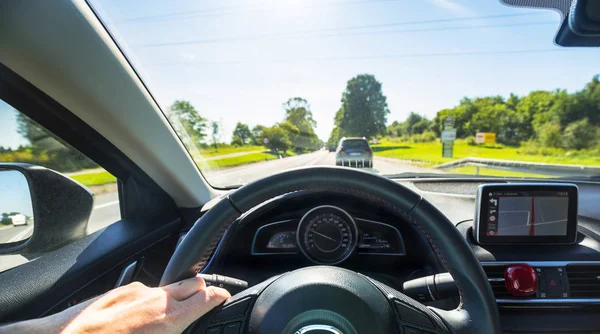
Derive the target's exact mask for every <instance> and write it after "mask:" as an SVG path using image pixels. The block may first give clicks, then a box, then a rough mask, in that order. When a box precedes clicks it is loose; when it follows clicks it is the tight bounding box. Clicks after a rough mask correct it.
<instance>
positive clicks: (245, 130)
mask: <svg viewBox="0 0 600 334" xmlns="http://www.w3.org/2000/svg"><path fill="white" fill-rule="evenodd" d="M251 141H252V132H250V128H249V127H248V125H246V124H244V123H241V122H238V123H237V124H236V125H235V129H234V130H233V136H232V140H231V142H232V144H233V143H234V142H235V143H239V145H246V144H248V143H250V142H251Z"/></svg>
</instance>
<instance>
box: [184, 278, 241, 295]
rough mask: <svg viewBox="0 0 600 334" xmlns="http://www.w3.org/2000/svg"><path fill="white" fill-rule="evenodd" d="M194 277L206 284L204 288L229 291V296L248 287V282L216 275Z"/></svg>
mask: <svg viewBox="0 0 600 334" xmlns="http://www.w3.org/2000/svg"><path fill="white" fill-rule="evenodd" d="M196 276H198V277H202V278H203V279H204V282H206V286H217V287H219V288H223V289H225V290H227V291H229V293H231V294H235V293H236V292H239V291H242V290H244V289H246V288H247V287H248V282H246V281H242V280H241V279H237V278H232V277H227V276H222V275H216V274H212V275H208V274H198V275H196Z"/></svg>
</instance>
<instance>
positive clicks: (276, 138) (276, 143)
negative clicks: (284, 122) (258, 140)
mask: <svg viewBox="0 0 600 334" xmlns="http://www.w3.org/2000/svg"><path fill="white" fill-rule="evenodd" d="M262 136H263V138H266V139H267V140H268V142H267V143H266V144H264V145H265V147H266V148H268V149H270V150H271V151H273V152H277V151H279V150H281V151H283V152H285V151H287V150H288V149H289V148H290V147H291V146H292V143H291V142H290V140H289V138H288V136H287V134H286V132H285V130H284V129H282V128H281V127H279V126H272V127H270V128H264V129H263V132H262Z"/></svg>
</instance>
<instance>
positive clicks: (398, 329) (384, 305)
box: [160, 167, 500, 334]
mask: <svg viewBox="0 0 600 334" xmlns="http://www.w3.org/2000/svg"><path fill="white" fill-rule="evenodd" d="M304 190H321V191H328V192H334V193H341V194H346V195H351V196H354V197H356V198H359V199H362V200H365V201H371V202H374V203H376V204H379V205H380V206H382V207H385V208H386V209H387V210H388V211H390V212H391V213H393V214H395V215H396V216H397V217H399V218H401V219H402V221H405V222H407V223H409V224H412V225H414V226H415V227H416V229H417V230H418V231H419V232H420V233H422V234H423V235H424V236H425V237H426V238H427V240H428V241H429V243H430V244H431V247H432V248H433V250H434V251H435V253H436V255H437V256H438V258H439V260H440V263H441V264H442V265H443V266H444V267H445V268H446V270H447V271H448V272H449V273H450V274H451V275H452V277H453V278H454V281H455V282H456V285H457V286H458V290H459V293H460V303H459V306H458V308H456V309H454V310H452V311H445V310H441V309H437V308H433V307H425V306H423V305H422V304H420V303H418V302H416V301H415V300H413V299H411V298H409V297H407V296H406V295H404V294H402V293H400V292H398V291H396V290H394V289H393V288H391V287H388V286H386V285H384V284H382V283H380V282H378V281H376V280H374V279H371V278H369V277H366V276H363V275H361V274H359V273H356V272H352V271H350V270H346V269H342V268H338V267H333V266H314V267H307V268H302V269H298V270H295V271H292V272H288V273H285V274H282V275H279V276H276V277H272V278H270V279H268V280H266V281H264V282H262V283H260V284H257V285H255V286H253V287H250V288H248V289H246V290H244V291H242V292H240V293H238V294H236V295H235V296H233V297H232V298H230V299H229V300H228V301H227V302H225V303H224V304H223V305H221V306H220V307H219V308H217V309H215V310H213V312H211V313H209V314H207V315H205V316H203V317H202V318H200V319H199V320H198V321H197V322H196V323H194V324H192V326H190V328H188V330H193V332H194V333H205V332H206V333H210V332H211V330H215V332H218V330H220V327H219V326H228V327H226V329H228V330H231V331H230V332H232V333H233V332H235V333H238V332H239V333H252V334H254V333H289V334H293V333H299V334H301V333H307V334H319V333H329V334H341V333H344V334H348V333H373V334H378V333H386V334H387V333H427V332H431V333H448V332H451V333H471V332H472V333H499V332H500V324H499V315H498V309H497V306H496V301H495V299H494V295H493V293H492V289H491V287H490V285H489V283H488V280H487V277H486V275H485V273H484V272H483V269H482V267H481V265H480V264H479V261H478V260H477V259H476V257H475V255H474V253H473V251H472V250H471V248H470V247H469V245H468V244H467V243H466V241H465V240H464V238H463V237H462V236H461V234H460V233H459V232H458V231H457V230H456V228H455V227H454V225H453V224H452V223H451V222H450V221H449V220H448V218H446V217H445V216H444V215H443V214H442V213H441V212H440V211H438V210H437V209H436V208H435V207H434V206H433V205H431V204H430V203H429V202H428V201H426V200H425V199H423V198H422V197H421V196H419V195H418V194H416V193H415V192H413V191H412V190H410V189H408V188H406V187H404V186H402V185H400V184H398V183H397V182H394V181H392V180H390V179H388V178H385V177H381V176H379V175H375V174H372V173H367V172H362V171H357V170H352V169H348V168H337V167H309V168H302V169H296V170H290V171H286V172H282V173H279V174H275V175H272V176H269V177H266V178H263V179H261V180H258V181H255V182H252V183H249V184H247V185H244V186H242V187H241V188H239V189H237V190H236V191H235V192H233V193H231V194H229V195H228V196H227V197H226V198H223V199H222V200H221V201H219V202H218V203H217V204H216V205H215V206H214V207H213V208H212V209H210V210H209V211H208V212H207V213H206V214H205V215H204V216H202V217H201V218H200V219H199V220H198V221H197V222H196V224H195V225H194V226H193V227H192V228H191V230H190V231H189V232H188V234H187V235H186V237H185V238H184V240H183V241H182V242H181V244H180V245H179V247H178V248H177V249H176V250H175V253H174V254H173V256H172V257H171V260H170V261H169V264H168V265H167V268H166V270H165V272H164V274H163V277H162V279H161V283H160V284H161V286H164V285H167V284H170V283H173V282H176V281H179V280H182V279H186V278H190V277H193V276H195V275H196V274H197V273H198V271H199V270H200V269H201V268H202V267H203V266H204V265H205V264H206V262H207V261H208V259H209V258H210V256H211V255H212V253H213V251H214V249H215V247H216V246H217V244H218V242H219V240H220V238H221V237H222V235H223V234H224V233H225V231H226V230H227V229H228V228H229V226H230V225H231V224H232V223H233V222H234V221H235V220H236V219H237V218H238V217H239V216H240V215H241V214H243V213H244V212H246V211H248V210H250V209H252V208H253V207H255V206H257V205H259V204H261V203H263V202H264V201H266V200H269V199H271V198H274V197H276V196H279V195H283V194H286V193H290V192H295V191H304ZM214 326H217V327H214ZM225 332H226V333H229V332H227V331H225Z"/></svg>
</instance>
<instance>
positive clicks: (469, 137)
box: [465, 136, 477, 146]
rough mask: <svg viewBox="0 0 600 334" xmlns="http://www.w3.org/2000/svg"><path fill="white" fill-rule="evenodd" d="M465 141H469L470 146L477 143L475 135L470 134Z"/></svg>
mask: <svg viewBox="0 0 600 334" xmlns="http://www.w3.org/2000/svg"><path fill="white" fill-rule="evenodd" d="M465 143H467V145H469V146H475V145H477V142H476V141H475V136H468V137H467V138H465Z"/></svg>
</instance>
